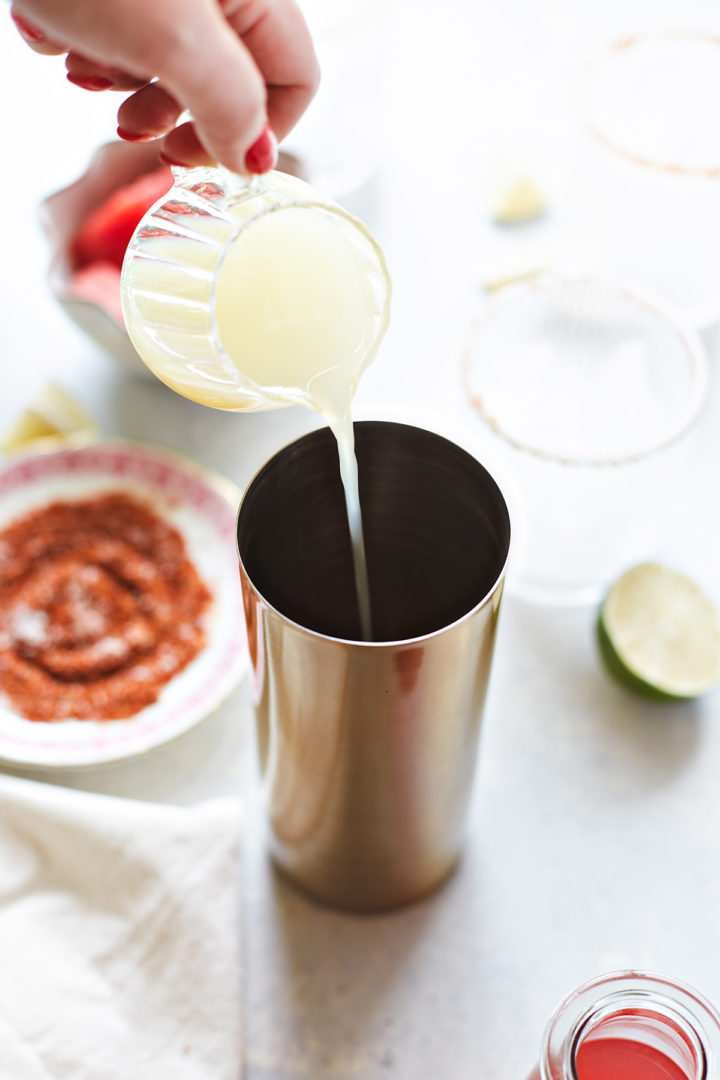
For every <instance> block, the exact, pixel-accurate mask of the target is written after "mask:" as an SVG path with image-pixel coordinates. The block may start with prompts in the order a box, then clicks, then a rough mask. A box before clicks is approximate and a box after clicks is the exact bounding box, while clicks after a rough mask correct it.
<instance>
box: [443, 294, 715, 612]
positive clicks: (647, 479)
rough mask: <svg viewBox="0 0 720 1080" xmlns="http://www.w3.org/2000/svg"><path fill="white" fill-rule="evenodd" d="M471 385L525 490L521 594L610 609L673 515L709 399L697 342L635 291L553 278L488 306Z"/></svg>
mask: <svg viewBox="0 0 720 1080" xmlns="http://www.w3.org/2000/svg"><path fill="white" fill-rule="evenodd" d="M463 378H464V383H465V389H466V392H467V394H468V397H469V399H470V401H471V403H472V405H473V407H474V408H475V410H476V412H477V415H478V416H479V417H480V418H481V419H482V420H483V422H484V423H485V425H486V428H487V429H488V430H489V432H491V433H492V435H493V436H494V438H493V440H492V442H493V446H492V451H493V454H494V455H495V456H497V458H498V460H499V462H500V463H501V468H502V470H503V472H505V473H506V474H507V476H508V477H510V478H511V481H512V486H513V488H514V490H515V499H514V505H513V521H514V527H515V537H516V542H515V551H514V558H513V562H512V563H511V566H510V570H509V574H508V588H509V589H510V590H511V591H513V592H515V593H516V594H518V595H520V596H522V597H524V598H526V599H528V600H534V601H538V602H542V603H553V604H577V603H590V602H593V601H595V600H597V599H598V598H599V597H600V596H601V595H602V593H603V591H604V589H605V587H606V586H607V585H608V584H609V582H610V581H611V580H612V579H613V578H614V577H615V576H616V575H617V574H618V573H620V572H621V571H622V570H623V569H624V568H625V567H626V566H628V565H631V564H632V563H633V562H635V561H638V560H640V559H642V558H645V557H647V556H648V555H649V554H652V553H653V551H654V548H655V545H656V543H657V539H658V536H660V535H661V534H662V529H663V521H664V520H667V518H668V515H670V514H671V513H672V506H671V500H672V486H673V483H675V482H676V481H677V479H678V473H679V469H680V468H681V465H682V463H683V460H684V457H685V454H686V452H687V449H688V445H689V439H688V436H689V435H690V434H691V432H692V431H693V428H694V426H695V424H696V421H697V419H698V417H699V415H700V413H701V411H702V408H703V405H704V403H705V400H706V397H707V390H708V369H707V359H706V356H705V352H704V350H703V347H702V345H701V343H700V341H699V339H698V337H697V335H696V334H695V333H694V332H693V331H691V330H688V329H685V328H683V327H682V326H681V325H680V323H678V322H677V321H676V320H675V319H674V318H673V317H672V316H671V315H670V314H668V313H667V312H666V311H665V310H664V309H663V308H662V307H661V306H660V305H658V304H657V303H656V302H654V301H653V300H651V299H649V298H647V297H645V296H643V295H641V294H639V293H637V292H635V291H631V290H628V289H626V288H624V287H623V286H619V285H617V284H613V283H611V282H603V281H599V280H593V279H589V278H560V277H556V276H551V275H540V276H537V277H535V278H531V279H529V280H528V281H525V282H520V283H517V284H515V285H511V286H507V287H505V288H504V289H502V290H501V291H500V292H499V293H498V294H496V295H495V296H494V297H493V298H491V299H490V300H489V301H488V302H487V303H486V305H485V307H484V309H483V311H482V313H481V314H480V316H479V318H478V319H477V321H476V322H475V324H474V325H473V327H472V328H471V331H470V334H469V336H468V340H467V345H466V350H465V356H464V364H463Z"/></svg>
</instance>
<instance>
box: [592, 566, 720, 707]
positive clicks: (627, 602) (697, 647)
mask: <svg viewBox="0 0 720 1080" xmlns="http://www.w3.org/2000/svg"><path fill="white" fill-rule="evenodd" d="M598 638H599V641H600V651H601V653H602V656H603V659H604V660H605V664H606V666H607V668H608V670H609V672H610V674H611V675H613V676H614V677H615V678H616V679H617V680H618V681H619V682H621V683H623V684H624V685H625V686H628V687H629V688H630V689H632V690H635V691H636V692H637V693H639V694H642V695H644V696H645V697H651V698H655V699H659V700H663V701H677V700H684V699H688V698H695V697H698V696H699V695H700V694H703V693H704V692H705V691H706V690H709V689H710V687H711V686H713V685H714V684H715V683H716V682H717V681H718V680H720V619H719V618H718V613H717V611H716V610H715V608H714V607H713V605H712V604H711V603H710V601H709V600H708V598H707V597H706V596H705V594H704V593H703V592H702V591H701V590H700V589H699V588H698V586H697V585H696V584H695V583H694V582H693V581H691V580H690V579H689V578H687V577H685V575H684V574H680V573H678V572H677V571H676V570H670V569H668V567H666V566H659V565H658V564H656V563H642V564H641V565H639V566H634V567H633V568H632V569H631V570H628V571H627V572H626V573H625V574H623V575H622V577H620V578H619V579H618V580H617V581H616V582H615V584H614V585H613V586H612V588H611V589H610V591H609V592H608V594H607V596H606V597H605V600H604V602H603V604H602V607H601V608H600V617H599V619H598Z"/></svg>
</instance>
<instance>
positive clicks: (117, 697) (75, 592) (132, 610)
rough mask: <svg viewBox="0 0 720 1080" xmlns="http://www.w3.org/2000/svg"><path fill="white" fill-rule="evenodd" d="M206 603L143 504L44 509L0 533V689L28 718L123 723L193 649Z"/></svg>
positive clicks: (106, 501)
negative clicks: (118, 721)
mask: <svg viewBox="0 0 720 1080" xmlns="http://www.w3.org/2000/svg"><path fill="white" fill-rule="evenodd" d="M210 599H211V597H210V593H209V592H208V590H207V589H206V587H205V585H204V584H203V583H202V581H201V580H200V578H199V576H198V573H197V571H196V569H195V567H194V566H193V564H192V563H191V562H190V560H189V558H188V556H187V552H186V550H185V544H184V541H183V539H182V537H181V536H180V533H179V532H178V531H177V530H176V529H175V528H173V527H172V526H171V525H169V524H168V523H167V522H166V521H163V520H162V519H161V518H160V517H159V516H158V515H157V514H156V513H155V512H154V511H153V510H151V509H150V508H149V507H148V506H147V505H145V504H144V503H142V502H140V501H139V500H137V499H135V498H132V497H131V496H129V495H126V494H124V493H121V492H117V493H111V494H107V495H101V496H96V497H94V498H91V499H85V500H82V501H73V502H55V503H52V504H50V505H49V506H47V507H44V508H43V509H42V510H37V511H35V512H34V513H32V514H29V515H28V516H26V517H24V518H22V519H20V520H18V521H15V522H14V523H13V524H12V525H10V526H9V527H8V528H6V529H5V530H4V531H3V532H0V689H1V690H3V691H4V692H5V694H6V695H7V696H8V697H9V698H10V701H11V702H12V705H13V707H14V709H15V710H16V711H17V712H18V713H20V714H21V715H22V716H24V717H26V718H27V719H28V720H44V721H55V720H65V719H69V718H71V717H72V718H75V719H78V720H108V719H113V720H114V719H121V718H125V717H128V716H133V715H135V713H137V712H139V711H140V710H141V709H143V708H145V706H146V705H150V704H152V702H153V701H155V700H156V699H157V697H158V695H159V694H160V691H161V690H162V688H163V687H164V686H165V684H166V683H167V682H169V680H170V679H172V678H173V676H174V675H176V674H177V673H178V672H179V671H182V669H183V668H184V667H185V666H186V665H187V664H188V663H189V662H190V661H191V660H192V659H194V657H195V656H197V654H198V652H199V651H200V649H201V648H202V647H203V645H204V644H205V634H204V630H203V625H202V622H203V615H204V613H205V611H206V609H207V607H208V605H209V603H210Z"/></svg>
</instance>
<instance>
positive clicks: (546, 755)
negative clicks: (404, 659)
mask: <svg viewBox="0 0 720 1080" xmlns="http://www.w3.org/2000/svg"><path fill="white" fill-rule="evenodd" d="M580 8H582V9H583V10H582V13H580V12H579V10H578V9H580ZM2 14H3V15H4V12H3V13H2ZM651 24H654V25H659V26H667V25H698V26H705V27H709V28H712V29H715V30H716V31H718V30H720V13H718V10H717V6H716V5H715V4H714V3H711V2H709V0H708V2H705V3H687V4H686V3H683V4H680V0H674V3H665V4H655V5H651V4H650V3H649V0H644V2H643V0H629V2H626V3H623V4H621V3H620V2H619V0H617V2H614V3H610V4H609V3H607V2H603V3H601V2H600V0H592V2H591V3H587V4H584V5H577V4H573V3H572V2H571V0H565V2H563V0H551V2H550V3H546V4H543V5H533V4H532V3H531V0H506V2H505V3H504V4H503V5H491V4H490V3H484V4H477V5H476V4H474V3H470V0H447V2H446V3H444V4H443V5H432V7H431V5H419V4H413V3H412V2H411V0H397V2H396V4H395V7H394V9H393V11H392V13H391V16H390V21H389V27H388V35H389V41H390V44H391V55H392V57H393V60H392V79H391V80H390V83H389V90H388V105H387V114H386V120H387V124H388V130H389V133H390V140H389V148H388V151H387V155H386V161H385V167H384V169H383V172H382V174H381V177H380V180H379V182H378V183H377V185H376V188H375V192H374V199H373V200H368V199H367V198H366V199H365V202H364V203H363V205H362V206H361V207H360V208H361V209H363V210H364V211H365V213H366V217H367V220H368V221H369V223H370V225H371V227H372V228H373V229H374V230H375V232H376V233H377V235H378V238H379V239H380V240H381V242H382V243H383V245H384V247H385V249H386V253H387V256H388V260H389V263H390V266H391V269H392V272H393V277H394V286H395V294H394V314H393V325H392V328H391V331H390V333H389V335H388V339H387V343H386V345H385V346H384V347H383V350H382V354H381V356H380V358H379V359H378V360H377V362H376V364H375V365H374V367H373V369H372V370H371V371H370V372H369V373H368V375H367V377H366V379H365V381H364V383H363V385H362V387H361V391H360V393H359V396H358V403H359V407H360V409H361V410H363V411H364V412H370V413H372V411H373V408H374V406H375V405H376V404H377V403H378V402H383V403H385V404H386V405H387V404H388V403H389V404H390V405H391V406H392V407H394V408H397V409H398V411H402V410H404V409H406V408H416V409H420V410H428V409H432V410H434V411H435V413H436V414H438V415H440V416H441V417H444V418H446V420H447V419H448V418H450V419H451V420H453V422H454V423H457V425H458V431H470V430H471V429H472V425H473V424H475V423H476V422H475V421H474V420H473V418H472V416H471V415H470V414H469V412H468V410H467V408H466V406H465V404H464V402H463V398H462V391H461V389H460V385H459V382H458V380H457V363H458V356H459V350H460V343H461V340H462V335H463V333H464V331H465V328H466V326H467V323H468V319H469V316H470V311H471V307H472V304H473V302H474V301H475V300H476V299H477V294H476V288H477V287H476V281H477V277H476V265H477V263H476V256H477V248H478V244H480V243H481V241H482V220H483V207H482V204H481V200H480V198H479V197H478V194H477V193H478V190H479V187H478V184H479V181H478V177H479V175H480V173H481V171H482V164H483V160H484V155H485V153H486V151H485V148H486V147H487V145H489V140H490V139H491V134H490V133H491V131H492V130H496V129H497V123H498V118H499V119H500V121H502V118H503V109H504V108H505V107H506V106H507V103H508V101H510V99H511V98H517V97H522V94H519V93H518V86H520V87H521V88H522V87H525V88H526V89H527V88H529V89H530V96H531V98H532V100H533V101H534V102H535V105H534V108H536V109H537V110H538V116H539V115H541V112H542V108H543V107H544V106H543V100H545V99H543V94H545V95H546V104H548V107H549V104H551V101H552V95H553V93H556V92H557V90H558V87H561V86H562V85H565V84H564V83H563V80H564V79H565V80H566V79H567V78H568V74H569V72H570V70H571V68H572V67H573V65H574V64H575V63H576V61H577V57H578V55H581V54H583V53H587V52H588V50H589V49H591V47H592V45H593V43H599V42H602V41H603V40H606V39H607V38H608V37H612V36H614V35H615V34H617V33H620V32H623V31H626V30H629V29H634V28H637V27H639V26H644V25H651ZM0 56H1V58H2V65H0V91H1V99H2V101H3V145H4V153H3V159H2V160H3V170H2V177H1V178H0V185H1V187H2V205H3V224H4V227H3V245H2V249H1V250H0V297H2V300H0V310H1V315H2V317H1V319H0V354H1V357H2V372H3V392H2V394H1V395H0V427H6V426H7V425H8V423H9V421H10V420H11V419H12V418H14V416H15V415H16V414H17V413H18V411H19V410H20V409H21V407H22V406H23V405H24V404H25V403H26V402H27V401H28V400H29V399H30V398H31V397H32V394H33V392H34V391H35V390H36V389H38V388H39V387H40V386H42V385H43V384H44V383H45V382H46V381H47V380H48V379H54V380H56V381H59V382H61V383H62V384H63V385H64V386H66V387H67V388H68V389H69V390H71V391H72V392H74V393H75V394H77V396H78V397H79V398H80V399H81V400H82V401H84V402H85V403H86V404H87V405H88V406H89V407H90V408H91V409H92V410H93V411H94V412H95V413H96V414H97V416H98V417H99V419H100V420H101V422H102V424H103V426H104V429H105V430H106V431H107V432H108V433H109V434H121V435H124V436H127V437H137V438H140V439H145V440H149V441H152V442H156V443H158V444H160V445H165V446H169V447H176V448H178V449H182V450H183V451H184V452H186V453H190V454H192V455H194V456H195V457H196V458H198V459H199V460H201V461H203V462H205V463H206V464H208V465H210V466H212V467H214V468H216V469H219V470H221V471H223V472H225V473H226V474H228V475H229V476H231V477H232V478H233V479H234V480H235V481H237V482H238V483H240V484H242V483H244V482H245V481H246V480H247V479H249V477H250V476H251V475H252V473H253V471H254V470H255V468H256V467H257V466H258V465H259V464H260V463H261V462H262V461H264V460H265V459H266V458H267V457H268V456H269V455H270V454H271V453H272V452H273V451H274V450H275V449H276V448H278V447H279V446H280V445H281V444H282V443H284V442H286V441H288V440H289V439H290V438H292V437H293V436H294V435H296V434H298V433H300V432H302V431H304V430H309V429H310V428H311V427H314V426H317V424H316V419H315V417H313V416H311V415H310V414H305V413H303V412H301V411H300V410H284V411H280V412H276V413H266V414H259V415H249V416H226V415H222V414H220V413H217V412H214V411H211V410H206V409H203V408H201V407H199V406H195V405H193V404H191V403H189V402H187V401H184V400H182V399H181V398H179V397H177V396H175V395H173V394H172V393H171V392H169V391H168V390H166V389H165V388H164V387H162V386H161V385H160V384H156V383H152V382H147V381H142V380H135V379H132V378H128V377H127V376H125V375H123V374H121V373H120V372H119V371H118V370H117V369H116V368H115V367H114V366H113V364H112V362H111V361H110V360H108V358H107V357H105V356H103V355H102V354H101V353H100V352H99V351H98V350H97V349H96V348H95V346H94V345H93V344H92V343H91V342H89V341H88V340H87V339H85V338H84V337H83V336H82V335H81V334H80V332H79V331H77V330H76V329H75V328H74V326H73V325H71V324H70V323H69V322H68V321H67V320H66V318H65V316H64V315H63V314H62V313H61V312H60V311H59V310H58V308H57V307H56V306H55V304H54V302H53V301H52V299H51V297H50V296H49V294H48V291H47V288H46V285H45V279H44V275H45V265H46V258H47V252H46V247H45V244H44V241H43V239H42V236H41V234H40V231H39V228H38V225H37V219H36V213H35V207H36V205H37V203H38V202H39V200H40V199H41V197H42V196H43V195H45V194H47V193H49V192H50V191H51V190H53V189H55V188H57V187H60V186H62V185H63V184H65V183H67V182H68V181H70V180H71V179H73V178H74V177H75V176H76V175H77V174H78V173H79V172H80V171H81V170H82V168H83V167H84V164H85V162H86V159H87V157H88V155H89V153H90V152H91V151H92V149H93V148H94V147H95V146H96V145H98V144H99V143H100V142H102V141H104V140H105V139H106V138H108V137H109V136H110V135H111V134H112V132H113V130H114V128H113V124H112V113H113V108H114V106H115V105H116V103H117V102H116V99H115V100H112V101H111V100H110V99H109V98H107V97H106V96H104V95H89V94H83V93H81V92H80V91H79V90H77V89H76V88H73V87H71V86H69V85H67V84H66V83H65V82H64V80H63V78H62V72H61V70H60V69H61V66H62V64H61V61H59V60H48V59H44V58H38V57H34V56H32V55H31V54H30V53H29V52H28V51H27V50H26V49H25V48H24V46H23V45H22V44H21V43H20V41H19V39H16V36H15V34H14V33H13V32H12V30H11V28H10V25H9V20H8V21H7V23H6V22H5V21H4V20H3V22H2V25H1V26H0ZM508 107H509V106H508ZM706 340H707V342H708V345H709V347H710V352H711V359H712V360H713V363H714V364H717V362H718V361H720V335H717V334H713V333H709V334H707V335H706ZM714 375H715V376H716V375H717V372H716V371H715V372H714ZM716 382H717V380H716ZM719 417H720V389H718V386H717V385H714V387H713V396H712V400H711V401H710V404H709V407H708V409H707V411H706V413H705V415H704V418H703V420H702V424H701V428H700V430H699V431H698V433H697V437H696V442H695V449H694V456H693V465H692V468H691V469H689V470H688V473H687V476H686V483H685V484H684V487H683V491H682V492H677V493H672V495H671V496H670V495H669V505H668V521H667V534H666V535H665V536H664V537H663V544H664V548H665V549H666V550H667V551H668V555H669V557H673V556H675V557H676V560H677V561H678V562H680V563H682V564H684V565H690V566H691V567H692V568H693V569H694V570H695V572H696V576H698V577H699V578H700V579H701V580H702V581H703V583H704V584H705V585H706V586H707V587H708V588H709V589H710V590H711V591H712V592H713V593H714V594H715V595H717V594H718V592H719V591H720V556H719V555H718V525H719V522H718V511H717V504H718V494H717V492H718V475H719V474H720V425H719V424H718V422H717V421H718V418H719ZM453 418H454V419H453ZM473 431H474V429H473ZM471 433H472V432H471ZM592 623H593V612H592V611H590V610H588V609H565V610H564V609H544V608H541V607H533V606H530V605H526V604H522V603H520V602H519V601H517V600H513V598H512V597H508V598H507V599H506V602H505V605H504V611H503V614H502V618H501V624H500V632H499V637H498V643H497V652H496V663H495V668H494V672H493V677H492V681H491V687H490V693H489V698H488V703H487V709H486V716H485V726H484V734H483V740H482V748H481V755H480V768H479V777H478V783H477V785H476V789H475V797H474V801H473V805H472V808H471V813H470V820H469V835H468V842H467V848H466V853H465V857H464V859H463V862H462V864H461V866H460V868H459V870H458V872H457V874H456V875H455V876H454V878H453V879H452V880H451V881H450V882H449V883H448V884H447V886H446V887H445V888H444V889H443V890H442V891H441V892H440V893H439V894H437V895H435V896H434V897H432V898H431V899H430V900H428V901H426V902H425V903H422V904H419V905H417V906H415V907H413V908H411V909H409V910H406V911H402V912H398V913H395V914H391V915H385V916H379V917H372V918H357V917H349V916H345V915H341V914H336V913H333V912H330V911H327V910H324V909H322V908H320V907H317V906H315V905H313V904H312V903H310V902H309V901H307V900H306V899H305V898H303V897H302V896H300V895H299V894H297V893H296V892H295V891H294V890H293V889H292V888H291V887H289V886H288V885H286V884H285V883H283V882H281V881H279V880H277V879H276V878H275V877H274V875H273V873H272V872H271V870H270V868H269V866H268V864H267V862H266V859H265V857H264V854H263V844H262V813H261V809H260V806H259V784H258V780H257V776H256V772H255V765H254V748H253V745H252V724H251V715H250V709H249V703H248V698H247V694H246V688H244V687H243V688H241V689H240V690H239V691H238V692H237V693H236V694H235V695H234V697H233V699H232V700H231V701H230V702H228V703H227V705H225V706H224V707H223V708H222V709H221V710H220V712H218V713H217V714H216V715H215V716H213V717H212V718H210V719H209V720H207V721H206V722H205V723H204V724H202V725H201V726H200V727H198V728H197V729H196V730H195V731H194V732H192V733H190V734H189V735H188V736H186V737H185V738H184V739H182V740H181V741H179V742H177V743H175V744H173V745H171V746H168V747H166V748H164V749H161V750H158V751H156V752H154V753H152V754H150V755H148V756H147V757H145V758H142V759H140V760H138V761H136V762H131V763H127V764H124V765H119V766H115V767H110V768H104V769H102V770H95V771H92V770H89V771H86V772H68V773H65V774H63V775H61V776H60V775H56V776H53V777H52V778H51V779H52V780H53V782H57V783H66V784H68V785H70V786H75V787H83V788H87V789H89V790H93V791H99V792H111V793H114V794H119V795H125V796H128V797H134V798H135V797H136V798H145V799H153V800H166V801H170V802H174V801H177V802H183V803H192V802H195V801H197V800H200V799H203V798H206V797H208V796H212V795H214V794H220V793H228V792H242V793H243V795H244V796H245V798H246V801H247V820H246V829H245V845H246V853H247V855H246V868H245V882H244V894H245V907H244V918H245V927H246V935H245V950H246V972H245V979H246V988H245V989H246V1014H247V1015H246V1034H247V1069H246V1072H247V1077H248V1078H249V1080H290V1078H293V1077H312V1078H313V1080H323V1078H326V1077H327V1078H330V1077H333V1078H355V1077H357V1078H361V1080H381V1078H384V1077H397V1078H399V1080H425V1078H428V1080H429V1078H436V1077H442V1078H443V1080H466V1078H467V1080H470V1078H475V1080H524V1077H525V1076H526V1074H527V1072H528V1071H529V1069H530V1067H531V1065H532V1064H533V1060H534V1055H535V1054H536V1051H537V1047H538V1044H539V1040H540V1036H541V1031H542V1028H543V1026H544V1023H545V1021H546V1019H547V1017H548V1015H549V1013H550V1011H551V1009H552V1008H553V1006H554V1004H555V1003H556V1001H557V1000H558V999H559V998H560V997H561V996H562V995H563V994H564V993H565V992H566V991H568V990H570V989H571V988H572V987H573V986H575V985H577V984H579V983H580V982H582V981H584V980H585V979H587V978H590V977H592V976H594V975H597V974H600V973H601V972H603V971H606V970H609V969H614V968H620V967H624V966H640V967H644V968H649V969H655V970H659V971H663V972H666V973H668V974H672V975H675V976H677V977H679V978H682V979H684V980H686V981H688V982H690V983H692V984H694V985H695V986H697V988H699V989H700V990H702V991H704V992H705V993H706V994H707V995H708V996H709V997H710V998H712V999H714V1000H715V1001H716V1002H717V1003H720V695H719V694H718V693H715V694H713V695H710V696H709V697H707V698H706V699H705V700H704V701H702V702H700V703H696V704H688V705H676V706H671V707H659V706H655V705H652V704H646V703H643V702H641V701H639V700H636V699H634V698H633V697H631V696H628V695H627V694H625V693H624V692H623V691H621V690H620V689H618V688H616V687H615V686H614V685H613V684H611V683H610V682H609V681H608V680H607V678H606V677H605V675H604V674H603V672H602V671H601V669H600V667H599V664H598V659H597V655H596V651H595V646H594V640H593V633H592Z"/></svg>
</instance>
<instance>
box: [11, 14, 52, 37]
mask: <svg viewBox="0 0 720 1080" xmlns="http://www.w3.org/2000/svg"><path fill="white" fill-rule="evenodd" d="M10 18H11V19H12V21H13V22H14V23H15V25H16V26H17V28H18V30H19V31H20V33H21V34H24V35H25V37H26V38H27V39H28V41H44V40H45V35H44V34H43V32H42V30H38V28H37V26H34V25H33V24H32V23H31V22H28V21H27V19H23V17H22V15H17V14H16V13H15V12H14V11H11V12H10Z"/></svg>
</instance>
